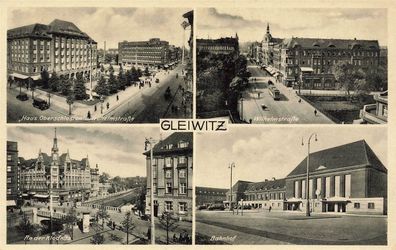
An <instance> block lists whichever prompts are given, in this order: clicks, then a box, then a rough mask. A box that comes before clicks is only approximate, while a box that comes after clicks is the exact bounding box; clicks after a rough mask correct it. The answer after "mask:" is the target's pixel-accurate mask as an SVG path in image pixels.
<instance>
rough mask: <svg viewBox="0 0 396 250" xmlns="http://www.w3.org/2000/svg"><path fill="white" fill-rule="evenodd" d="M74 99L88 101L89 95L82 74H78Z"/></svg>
mask: <svg viewBox="0 0 396 250" xmlns="http://www.w3.org/2000/svg"><path fill="white" fill-rule="evenodd" d="M73 92H74V97H75V99H76V100H85V99H87V96H88V95H87V93H86V89H85V83H84V79H83V76H82V74H77V75H76V80H75V83H74V88H73Z"/></svg>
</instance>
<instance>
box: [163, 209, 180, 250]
mask: <svg viewBox="0 0 396 250" xmlns="http://www.w3.org/2000/svg"><path fill="white" fill-rule="evenodd" d="M177 221H178V220H177V218H175V217H174V216H173V215H172V214H171V213H169V212H164V213H163V214H162V215H161V217H160V218H159V222H160V224H159V225H160V227H161V228H162V229H164V230H165V231H166V244H167V245H169V232H172V231H173V230H175V229H176V228H177V227H178V225H177Z"/></svg>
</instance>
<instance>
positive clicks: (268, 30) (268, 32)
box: [267, 23, 270, 34]
mask: <svg viewBox="0 0 396 250" xmlns="http://www.w3.org/2000/svg"><path fill="white" fill-rule="evenodd" d="M267 34H270V27H269V23H267Z"/></svg>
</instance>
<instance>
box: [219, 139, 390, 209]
mask: <svg viewBox="0 0 396 250" xmlns="http://www.w3.org/2000/svg"><path fill="white" fill-rule="evenodd" d="M309 162H310V165H309V183H308V186H309V187H308V190H309V191H308V192H307V190H306V176H307V158H305V159H304V160H302V161H301V162H300V164H298V165H297V167H295V168H294V169H293V170H292V171H291V172H290V173H289V174H288V175H287V176H286V178H284V179H279V180H275V179H273V180H266V181H264V182H254V183H253V182H246V181H238V182H237V183H236V184H235V185H234V186H233V192H232V193H233V197H232V203H233V206H234V207H235V203H236V202H238V204H241V203H242V202H243V204H244V205H250V206H251V207H252V208H255V209H260V208H261V209H266V208H267V209H268V208H269V207H271V208H272V209H279V210H291V211H305V209H306V201H307V197H308V199H309V203H310V210H311V211H313V212H318V213H326V212H336V213H362V214H386V213H387V169H386V167H385V166H384V165H383V164H382V163H381V161H380V160H379V159H378V157H377V156H376V155H375V153H374V152H373V150H372V149H371V148H370V146H369V145H368V144H367V143H366V141H364V140H360V141H356V142H352V143H348V144H344V145H340V146H337V147H333V148H328V149H324V150H321V151H317V152H313V153H310V155H309ZM242 200H243V201H242ZM229 203H230V191H228V192H227V200H226V201H224V204H225V205H226V206H229Z"/></svg>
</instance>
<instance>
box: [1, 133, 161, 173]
mask: <svg viewBox="0 0 396 250" xmlns="http://www.w3.org/2000/svg"><path fill="white" fill-rule="evenodd" d="M57 135H58V136H57V137H58V148H59V153H60V154H62V153H66V152H67V149H69V153H70V156H71V158H72V159H76V160H81V159H82V158H84V157H86V156H87V154H88V158H89V162H90V164H91V167H94V166H95V165H96V164H98V165H99V170H100V172H107V173H109V174H110V175H111V176H113V177H114V176H117V175H118V176H122V177H128V176H136V175H139V176H146V170H145V156H143V155H142V153H143V152H144V141H145V137H153V138H155V139H158V138H159V137H160V135H159V129H158V128H142V127H134V128H131V127H120V126H117V128H110V127H107V128H102V127H101V128H90V127H78V128H72V127H58V128H57ZM166 136H167V135H166V134H163V138H165V137H166ZM53 138H54V127H47V126H46V127H10V128H8V136H7V139H8V140H11V141H17V142H18V150H19V156H21V157H24V158H25V159H30V158H36V157H37V155H38V152H39V149H40V148H41V151H42V152H43V153H47V154H49V155H50V154H51V148H52V145H53Z"/></svg>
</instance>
